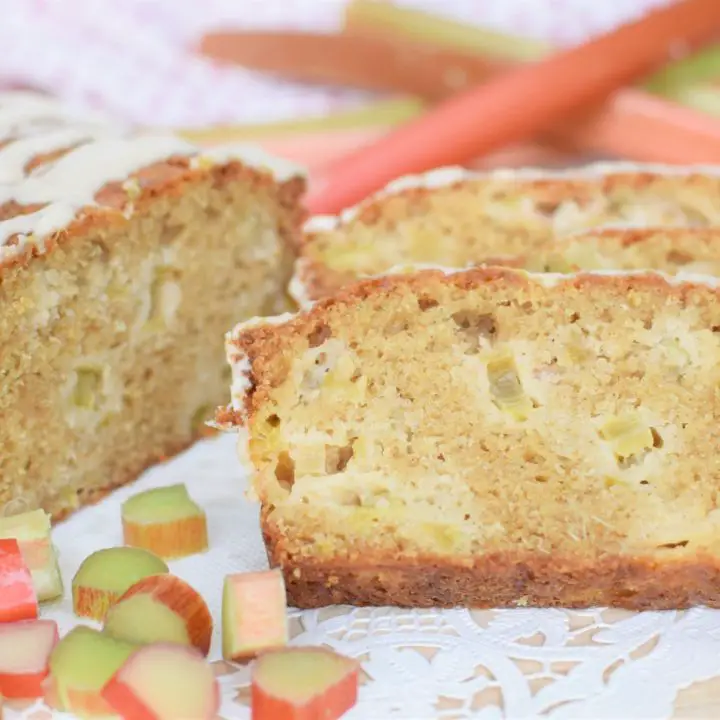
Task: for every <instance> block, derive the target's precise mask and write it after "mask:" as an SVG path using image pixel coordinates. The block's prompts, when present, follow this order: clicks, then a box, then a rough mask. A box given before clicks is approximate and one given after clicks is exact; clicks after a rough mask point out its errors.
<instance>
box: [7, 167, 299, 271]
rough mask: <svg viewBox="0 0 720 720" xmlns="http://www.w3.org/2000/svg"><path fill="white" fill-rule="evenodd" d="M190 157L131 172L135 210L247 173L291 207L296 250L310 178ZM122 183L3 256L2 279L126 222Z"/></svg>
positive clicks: (15, 210)
mask: <svg viewBox="0 0 720 720" xmlns="http://www.w3.org/2000/svg"><path fill="white" fill-rule="evenodd" d="M191 162H192V158H185V157H177V158H168V160H166V161H164V162H160V163H154V164H152V165H149V166H147V167H145V168H142V169H141V170H139V171H138V172H137V173H133V174H132V175H131V176H130V178H131V179H135V180H137V181H138V183H139V185H140V193H139V195H138V196H137V197H136V198H134V199H133V201H132V202H133V206H134V209H135V212H142V211H143V210H146V209H147V208H149V207H150V205H151V204H152V203H153V202H155V201H156V200H157V199H159V198H162V197H177V196H179V195H181V194H182V193H183V192H184V190H185V189H186V188H187V187H188V186H189V185H191V184H193V183H195V182H197V181H199V180H202V179H206V178H211V179H212V182H213V183H215V184H217V185H218V186H219V187H222V186H224V185H226V184H229V183H231V182H236V181H238V180H243V179H244V180H246V181H248V182H250V183H251V185H253V186H255V187H258V188H262V187H265V188H267V187H272V186H277V188H278V189H277V197H278V200H279V203H280V205H281V206H282V207H283V208H284V209H285V210H286V211H287V212H288V213H290V222H285V223H284V224H283V227H282V228H281V232H282V236H283V238H284V240H285V241H286V243H287V244H288V247H289V248H291V249H292V251H293V253H297V249H298V248H299V246H300V243H301V227H302V222H303V220H304V218H305V215H306V212H305V210H304V209H303V208H302V206H301V205H300V203H299V198H300V197H301V196H302V194H303V193H304V192H305V185H306V182H305V179H304V178H303V177H301V176H297V177H293V178H291V179H290V180H287V181H285V182H282V183H277V182H276V181H275V179H274V178H273V176H272V175H271V174H270V173H266V172H263V171H260V170H258V169H256V168H252V167H249V166H247V165H244V164H243V163H242V162H241V161H239V160H233V161H231V162H228V163H218V164H215V165H212V166H210V167H198V168H194V167H192V165H191ZM122 185H123V184H122V183H119V182H116V183H110V184H107V185H105V187H103V188H102V189H101V190H100V192H99V193H97V195H96V201H97V202H98V207H87V208H85V209H83V210H82V211H80V213H79V214H78V215H77V216H76V218H75V219H74V220H73V221H72V222H71V223H70V224H69V225H68V226H67V227H66V228H64V229H63V230H61V231H59V232H57V233H53V234H51V235H49V236H47V237H46V238H45V239H44V240H43V243H42V246H36V245H29V246H28V247H27V248H26V249H25V250H24V251H23V252H22V253H19V254H17V255H12V256H11V257H10V258H8V259H6V260H5V261H2V262H0V282H2V275H3V271H4V270H7V269H9V268H11V267H14V266H17V265H21V266H24V265H27V264H28V263H29V262H30V261H31V260H32V259H33V258H35V257H40V256H44V255H47V254H48V253H50V252H52V251H53V250H54V249H55V248H56V247H57V246H58V245H60V244H62V243H65V242H69V241H71V240H73V239H75V238H78V237H82V236H85V235H88V234H91V233H93V232H96V231H97V230H99V229H102V228H106V227H111V226H112V225H114V224H122V223H125V222H127V218H126V217H125V215H124V214H123V209H124V208H125V206H126V205H127V204H128V202H129V197H128V193H127V191H126V190H125V189H123V186H122ZM21 209H22V208H21V206H13V207H12V208H10V207H6V208H3V207H2V206H0V219H9V218H11V217H15V216H16V215H19V214H21ZM16 242H17V237H15V238H10V239H9V240H8V242H7V245H8V246H12V245H13V244H15V243H16Z"/></svg>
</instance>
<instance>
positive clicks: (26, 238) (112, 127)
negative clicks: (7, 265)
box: [0, 92, 300, 263]
mask: <svg viewBox="0 0 720 720" xmlns="http://www.w3.org/2000/svg"><path fill="white" fill-rule="evenodd" d="M3 138H4V139H6V140H7V139H11V142H10V143H8V144H6V145H5V146H4V147H2V148H0V205H2V204H3V203H7V202H10V201H14V202H16V203H18V204H20V205H26V206H27V205H43V206H44V207H42V208H41V209H40V210H38V211H36V212H33V213H27V214H25V215H22V216H16V217H12V218H9V219H7V220H5V221H2V222H0V263H1V262H4V261H7V260H11V259H12V258H13V257H16V256H18V255H20V254H22V253H23V252H24V251H25V250H27V249H28V247H29V246H30V247H34V248H36V249H37V250H38V251H39V252H44V251H45V243H44V240H45V238H46V237H47V236H49V235H51V234H53V233H55V232H57V231H59V230H62V229H64V228H65V227H67V226H68V225H69V224H70V223H71V222H72V221H73V219H74V218H75V217H76V215H77V213H78V212H79V211H80V210H82V209H83V208H85V207H90V206H93V205H95V195H96V194H97V193H98V192H99V191H100V190H101V189H102V188H103V187H104V186H105V185H107V184H108V183H112V182H121V181H124V180H126V179H127V177H128V176H129V175H132V174H133V173H135V172H137V171H138V170H140V169H142V168H143V167H146V166H148V165H152V164H154V163H156V162H160V161H163V160H166V159H168V158H169V157H171V156H184V157H190V156H192V157H193V160H191V162H195V163H200V162H201V161H202V160H207V161H210V162H211V163H224V162H228V161H230V160H235V159H237V160H239V161H241V162H243V163H245V164H247V165H249V166H255V167H259V168H262V169H266V170H269V171H271V172H272V173H273V174H274V175H275V176H276V177H277V179H278V180H284V179H287V178H288V177H290V176H293V175H297V174H300V169H299V168H298V167H297V166H295V165H294V164H292V163H288V162H286V161H283V160H280V159H275V158H273V157H272V156H270V155H268V154H267V153H265V152H264V151H262V150H260V149H259V148H255V147H253V146H250V145H240V146H234V147H233V146H227V147H222V148H216V149H214V150H210V151H207V152H205V153H203V154H202V155H201V156H199V157H198V153H199V150H198V148H196V147H195V146H193V145H190V144H189V143H187V142H184V141H183V140H181V139H179V138H177V137H175V136H173V135H172V134H161V135H158V134H149V133H132V134H130V133H129V132H128V130H127V129H125V128H123V127H121V126H120V125H116V124H114V123H111V122H109V121H107V120H106V119H105V118H101V116H97V115H93V116H86V117H85V119H84V120H82V121H81V120H80V119H79V118H78V117H77V114H76V113H75V112H73V111H72V110H70V109H68V108H66V107H64V106H63V105H61V104H60V103H58V102H57V101H56V100H54V99H52V98H48V97H45V96H42V95H38V94H34V93H27V92H9V93H0V139H3ZM72 146H77V147H75V148H74V149H72V150H70V151H69V152H67V153H66V154H65V155H63V156H62V157H61V158H59V159H57V160H55V161H52V162H48V163H44V164H43V165H41V166H39V167H37V168H35V169H34V170H33V171H32V172H31V173H30V174H28V175H26V174H25V172H24V169H25V166H26V165H27V164H28V162H29V161H30V160H32V158H33V157H36V156H38V155H43V154H47V153H51V152H54V151H57V150H64V149H67V148H68V147H72ZM132 212H133V207H132V204H131V203H128V204H127V206H126V208H125V209H124V214H125V216H126V217H130V216H131V215H132ZM13 237H14V238H15V242H14V243H13V244H9V243H8V240H9V239H10V238H13Z"/></svg>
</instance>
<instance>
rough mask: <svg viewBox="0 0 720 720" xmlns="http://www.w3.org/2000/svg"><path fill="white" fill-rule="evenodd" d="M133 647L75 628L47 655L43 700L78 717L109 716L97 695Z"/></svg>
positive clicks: (109, 709)
mask: <svg viewBox="0 0 720 720" xmlns="http://www.w3.org/2000/svg"><path fill="white" fill-rule="evenodd" d="M133 650H135V646H134V645H131V644H130V643H126V642H123V641H121V640H116V639H115V638H112V637H110V636H109V635H105V634H103V633H101V632H98V631H97V630H92V629H91V628H88V627H82V626H79V627H76V628H74V629H73V630H71V631H70V632H69V633H68V634H67V635H65V637H63V638H62V640H60V642H59V643H58V644H57V645H56V646H55V649H54V650H53V652H52V655H51V656H50V676H49V680H50V681H49V682H48V684H47V685H46V688H45V692H46V698H47V699H48V700H50V703H52V705H53V706H54V707H56V708H57V709H59V710H63V711H65V712H71V713H74V714H75V715H79V716H81V717H86V716H91V717H92V716H97V715H112V708H111V707H110V706H109V705H108V704H107V703H106V702H105V700H103V698H102V697H101V695H100V693H101V691H102V689H103V688H104V687H105V685H106V683H107V682H108V680H110V678H111V677H112V676H113V675H114V674H115V672H117V670H118V669H119V668H120V666H121V665H122V664H123V663H124V662H125V660H127V658H128V657H130V655H131V653H132V652H133Z"/></svg>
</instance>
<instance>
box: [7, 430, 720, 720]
mask: <svg viewBox="0 0 720 720" xmlns="http://www.w3.org/2000/svg"><path fill="white" fill-rule="evenodd" d="M233 441H234V438H233V437H232V436H228V435H225V436H221V437H217V438H213V439H211V440H207V441H204V442H202V443H200V444H199V445H197V446H195V447H194V448H193V449H191V450H190V451H188V452H186V453H185V454H183V455H182V456H180V457H178V458H176V459H174V460H172V461H170V462H168V463H166V464H164V465H161V466H159V467H156V468H154V469H152V470H150V471H149V472H147V473H146V474H145V475H144V476H143V477H142V478H141V479H140V480H139V481H138V482H137V483H136V484H135V485H133V486H131V487H127V488H124V489H122V490H120V491H118V492H116V493H115V494H113V495H112V496H111V497H109V498H108V499H107V500H106V501H105V502H103V503H102V504H100V505H98V506H96V507H92V508H88V509H85V510H83V511H81V512H80V513H78V514H77V515H75V516H74V517H73V518H71V519H70V520H69V521H68V522H66V523H64V524H62V525H61V526H59V527H58V528H57V529H56V531H55V540H56V543H57V545H58V547H59V550H60V561H61V566H62V572H63V577H64V580H65V583H66V587H67V588H69V586H70V581H71V579H72V576H73V574H74V572H75V570H76V569H77V567H78V565H79V564H80V562H81V561H82V560H83V559H84V558H85V557H86V556H87V555H88V554H89V553H90V552H92V551H94V550H97V549H99V548H103V547H110V546H113V545H118V544H120V543H121V541H122V533H121V527H120V505H121V503H122V501H123V500H124V499H125V498H127V497H128V495H130V494H131V493H134V492H137V491H138V490H141V489H145V488H148V487H151V486H157V485H166V484H171V483H176V482H184V483H186V484H187V486H188V488H189V490H190V492H191V494H192V495H193V497H194V498H195V499H196V500H197V501H198V502H199V503H201V504H202V505H203V507H204V508H205V509H206V511H207V513H208V519H209V530H210V539H211V549H210V551H209V552H208V553H206V554H203V555H198V556H194V557H190V558H185V559H183V560H179V561H176V562H173V563H171V571H172V572H174V573H175V574H177V575H180V576H181V577H183V578H184V579H186V580H187V581H189V582H190V583H191V584H192V585H193V586H195V587H196V588H197V589H198V590H199V591H200V592H201V593H202V594H203V596H204V597H205V598H206V600H207V601H208V604H209V606H210V609H211V610H212V612H213V616H214V617H215V618H218V619H219V617H220V602H221V589H222V580H223V577H224V576H225V574H227V573H230V572H239V571H243V570H257V569H261V568H264V567H266V566H267V562H266V558H265V552H264V548H263V545H262V540H261V537H260V532H259V529H258V511H257V507H256V506H255V505H253V504H252V503H250V502H248V501H247V500H246V499H245V498H244V490H245V486H246V478H245V476H244V474H243V472H242V470H241V469H240V467H239V466H238V463H237V461H236V459H235V454H234V447H233V446H234V442H233ZM44 615H46V616H47V617H51V618H54V619H56V620H57V621H58V623H59V625H60V630H61V633H62V632H66V631H67V630H69V629H70V628H71V627H72V626H73V625H74V624H76V623H77V622H78V620H77V619H76V618H75V617H74V615H73V613H72V606H71V601H70V598H69V593H67V597H66V599H65V600H64V601H63V602H62V603H60V604H58V605H56V606H52V607H47V608H46V609H45V612H44ZM290 616H291V627H292V632H293V640H292V642H293V643H294V644H298V645H304V644H312V645H317V644H326V645H329V646H332V647H333V648H335V649H336V650H338V651H339V652H341V653H344V654H346V655H349V656H352V657H357V658H360V659H361V660H362V662H363V671H364V672H363V678H362V687H361V690H360V701H359V703H358V705H357V706H356V707H355V708H354V709H353V710H352V711H351V712H350V713H348V715H347V720H360V719H362V720H365V719H367V720H379V719H381V718H408V719H412V720H421V719H424V718H444V719H445V720H450V719H451V718H452V719H461V718H463V719H464V718H471V717H472V718H483V719H486V720H488V719H490V718H493V719H494V718H501V717H507V718H533V717H538V716H541V715H542V716H545V715H547V716H549V717H551V718H572V719H573V720H574V719H575V718H608V719H609V718H630V717H632V718H669V717H683V718H689V717H695V718H709V717H720V611H714V610H707V609H700V608H698V609H694V610H690V611H686V612H662V613H654V612H646V613H629V612H621V611H612V610H603V609H597V610H590V611H587V612H565V611H562V610H532V609H513V610H502V611H482V612H473V611H468V610H462V609H458V610H438V611H432V610H419V611H407V610H399V609H393V608H376V609H370V608H368V609H364V608H363V609H351V608H346V607H337V608H328V609H324V610H313V611H308V612H299V611H296V610H291V612H290ZM219 630H220V628H219V627H217V628H216V630H215V636H214V638H213V646H212V651H211V659H212V660H213V661H214V662H215V666H216V669H217V674H218V678H219V682H220V685H221V688H222V708H221V711H220V717H221V718H223V720H241V719H245V718H249V717H250V712H249V707H248V705H247V698H248V681H249V669H248V667H246V666H245V667H241V666H238V667H233V666H230V665H227V664H226V663H224V662H222V661H221V660H220V659H219V658H220V637H219ZM8 717H9V718H10V720H15V719H16V718H23V719H24V720H47V719H48V718H50V717H51V714H50V712H49V711H48V710H47V709H46V708H44V706H43V705H42V704H41V703H35V704H33V705H30V706H27V707H24V708H22V709H20V710H16V711H12V712H10V713H9V715H8ZM54 717H57V718H62V717H69V716H67V715H60V714H57V713H56V714H55V716H54Z"/></svg>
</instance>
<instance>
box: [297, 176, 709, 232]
mask: <svg viewBox="0 0 720 720" xmlns="http://www.w3.org/2000/svg"><path fill="white" fill-rule="evenodd" d="M631 173H655V174H658V175H670V176H681V177H682V176H686V175H693V174H696V173H697V174H701V175H710V176H713V177H718V176H720V166H717V165H691V166H681V165H662V164H654V163H630V162H599V163H592V164H589V165H583V166H578V167H572V168H565V169H562V170H555V169H552V170H551V169H543V168H517V169H516V168H500V169H496V170H490V171H488V172H475V171H471V170H467V169H465V168H463V167H458V166H448V167H440V168H436V169H434V170H430V171H428V172H426V173H421V174H418V175H405V176H403V177H400V178H397V179H396V180H393V181H392V182H390V183H388V184H387V185H386V186H385V187H384V188H383V189H382V190H379V191H378V192H377V193H374V194H373V195H371V196H370V197H369V198H367V199H365V200H363V201H362V202H361V203H359V204H357V205H354V206H352V207H349V208H346V209H345V210H343V211H342V212H341V213H340V214H339V215H317V216H315V217H312V218H310V219H309V220H308V221H307V223H306V224H305V232H307V233H324V232H331V231H333V230H335V229H337V228H338V227H340V226H342V225H344V224H346V223H349V222H351V221H352V220H353V219H354V218H355V217H357V215H358V212H359V210H360V208H361V207H363V206H364V205H366V204H367V203H368V202H372V201H375V200H380V199H382V198H385V197H387V196H390V195H397V194H399V193H402V192H404V191H406V190H412V189H413V188H428V189H434V188H440V187H447V186H449V185H453V184H454V183H458V182H463V181H468V180H505V181H508V180H510V181H512V180H525V181H528V180H553V179H558V180H573V179H578V180H583V179H592V178H597V177H602V176H603V175H623V174H631Z"/></svg>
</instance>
